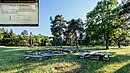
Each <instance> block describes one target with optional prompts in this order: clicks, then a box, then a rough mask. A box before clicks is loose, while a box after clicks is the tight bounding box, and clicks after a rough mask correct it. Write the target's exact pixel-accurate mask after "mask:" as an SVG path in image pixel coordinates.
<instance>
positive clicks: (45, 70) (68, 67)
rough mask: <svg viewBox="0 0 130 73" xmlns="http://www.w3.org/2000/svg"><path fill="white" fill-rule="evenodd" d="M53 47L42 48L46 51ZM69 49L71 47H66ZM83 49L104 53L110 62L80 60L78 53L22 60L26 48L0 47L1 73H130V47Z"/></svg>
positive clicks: (84, 48)
mask: <svg viewBox="0 0 130 73" xmlns="http://www.w3.org/2000/svg"><path fill="white" fill-rule="evenodd" d="M45 48H53V47H40V48H37V49H45ZM65 48H69V47H65ZM103 48H104V47H83V48H81V49H82V50H92V51H102V52H106V53H109V54H110V61H107V62H106V61H98V60H90V59H87V58H86V59H80V58H77V57H76V54H77V53H73V54H69V55H67V56H59V57H51V58H44V59H43V60H41V61H39V60H37V59H29V60H22V59H21V56H22V53H21V52H20V50H26V49H29V48H26V47H23V48H21V47H0V73H57V72H58V73H130V47H123V48H121V49H119V48H116V47H111V49H109V50H102V49H103Z"/></svg>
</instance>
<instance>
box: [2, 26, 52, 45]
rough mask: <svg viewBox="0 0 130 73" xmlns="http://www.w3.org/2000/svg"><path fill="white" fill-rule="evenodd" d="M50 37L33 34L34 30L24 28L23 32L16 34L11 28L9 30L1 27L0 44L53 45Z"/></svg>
mask: <svg viewBox="0 0 130 73" xmlns="http://www.w3.org/2000/svg"><path fill="white" fill-rule="evenodd" d="M50 42H51V41H50V38H49V37H48V36H44V35H41V34H38V35H33V34H32V32H30V33H29V32H28V31H27V30H24V31H23V32H21V34H18V35H16V34H15V33H14V32H13V30H12V29H11V30H10V31H8V30H7V29H6V30H5V29H4V28H0V45H1V46H46V45H51V43H50Z"/></svg>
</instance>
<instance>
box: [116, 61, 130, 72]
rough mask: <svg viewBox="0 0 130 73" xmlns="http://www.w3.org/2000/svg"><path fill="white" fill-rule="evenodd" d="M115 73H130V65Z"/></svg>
mask: <svg viewBox="0 0 130 73" xmlns="http://www.w3.org/2000/svg"><path fill="white" fill-rule="evenodd" d="M115 73H130V63H129V64H127V65H125V66H123V67H121V68H120V69H118V70H117V71H115Z"/></svg>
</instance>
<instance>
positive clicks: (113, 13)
mask: <svg viewBox="0 0 130 73" xmlns="http://www.w3.org/2000/svg"><path fill="white" fill-rule="evenodd" d="M129 8H130V1H127V2H126V4H120V5H118V0H102V1H99V2H98V3H97V5H96V7H95V8H94V9H93V10H92V11H90V12H89V13H87V15H86V18H87V20H86V22H85V23H83V21H82V20H81V19H80V18H79V19H72V20H70V21H68V20H65V19H64V17H63V16H62V15H56V16H55V18H54V19H53V18H52V17H50V20H51V24H52V25H51V32H52V35H53V41H55V45H57V44H59V45H60V46H61V48H62V45H63V44H62V43H63V41H65V42H66V45H67V44H69V45H76V46H77V49H78V45H79V44H78V43H80V45H81V47H82V44H85V45H90V44H91V45H92V46H95V45H103V46H104V45H105V46H106V49H109V46H112V45H113V46H115V45H117V46H118V47H119V48H120V47H121V44H122V42H123V44H124V45H128V42H129V29H130V27H129V25H128V24H129V18H130V17H129V13H130V9H129Z"/></svg>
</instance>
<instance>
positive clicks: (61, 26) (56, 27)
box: [50, 15, 66, 48]
mask: <svg viewBox="0 0 130 73" xmlns="http://www.w3.org/2000/svg"><path fill="white" fill-rule="evenodd" d="M50 20H51V23H52V25H51V32H52V35H53V36H54V39H55V41H56V43H58V42H60V48H62V35H63V32H64V30H65V28H66V21H65V20H64V17H63V16H62V15H56V16H55V19H54V20H53V19H52V17H50ZM58 40H59V41H58Z"/></svg>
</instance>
